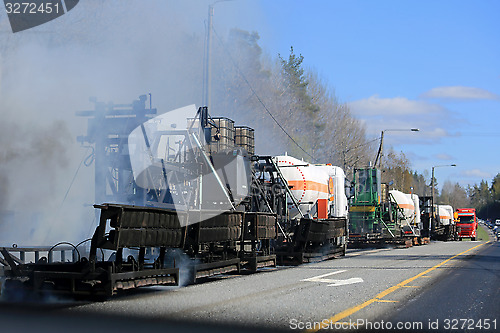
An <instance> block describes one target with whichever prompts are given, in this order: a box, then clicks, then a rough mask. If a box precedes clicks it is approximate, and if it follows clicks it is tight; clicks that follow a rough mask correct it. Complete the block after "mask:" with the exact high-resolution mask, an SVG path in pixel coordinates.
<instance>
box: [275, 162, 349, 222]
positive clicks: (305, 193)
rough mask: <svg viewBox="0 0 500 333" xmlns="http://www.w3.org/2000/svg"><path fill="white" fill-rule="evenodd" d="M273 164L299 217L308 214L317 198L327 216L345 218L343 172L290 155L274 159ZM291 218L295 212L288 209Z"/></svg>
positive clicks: (345, 203) (345, 198) (346, 208)
mask: <svg viewBox="0 0 500 333" xmlns="http://www.w3.org/2000/svg"><path fill="white" fill-rule="evenodd" d="M275 159H276V163H277V165H278V168H279V169H280V171H281V173H282V174H283V177H284V178H285V179H286V181H287V182H288V186H290V187H291V188H290V189H291V192H292V195H293V196H294V197H295V199H296V201H297V202H298V203H299V207H300V210H301V212H302V214H304V215H307V214H311V213H312V211H313V210H314V206H315V205H316V203H317V201H318V199H327V200H328V215H329V217H346V216H347V211H348V207H347V197H346V195H345V190H344V184H345V174H344V171H343V170H342V169H341V168H339V167H336V166H333V165H327V164H310V163H307V162H304V161H302V160H299V159H297V158H294V157H291V156H286V155H285V156H276V157H275ZM290 214H291V217H292V218H294V217H297V215H298V214H299V212H298V211H296V210H294V209H293V208H292V209H291V210H290Z"/></svg>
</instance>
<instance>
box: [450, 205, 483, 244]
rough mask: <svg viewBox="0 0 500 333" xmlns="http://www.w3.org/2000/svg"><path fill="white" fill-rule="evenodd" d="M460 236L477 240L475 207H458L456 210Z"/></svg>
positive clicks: (460, 237)
mask: <svg viewBox="0 0 500 333" xmlns="http://www.w3.org/2000/svg"><path fill="white" fill-rule="evenodd" d="M454 215H455V220H456V225H457V232H458V238H459V239H460V240H462V238H470V239H471V240H476V230H477V218H476V209H475V208H457V209H456V210H455V214H454Z"/></svg>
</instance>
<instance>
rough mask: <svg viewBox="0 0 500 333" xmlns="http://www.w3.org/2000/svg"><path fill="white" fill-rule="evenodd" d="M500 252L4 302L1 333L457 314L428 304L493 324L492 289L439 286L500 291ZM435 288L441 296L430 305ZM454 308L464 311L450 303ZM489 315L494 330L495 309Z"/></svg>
mask: <svg viewBox="0 0 500 333" xmlns="http://www.w3.org/2000/svg"><path fill="white" fill-rule="evenodd" d="M498 255H499V250H498V243H485V242H432V243H431V244H428V245H425V246H418V247H413V248H408V249H389V248H387V249H376V250H364V251H349V252H348V255H347V256H346V258H343V259H338V260H330V261H324V262H320V263H314V264H308V265H302V266H298V267H287V268H284V267H280V268H278V269H272V270H267V271H262V272H260V273H257V274H251V275H240V276H228V277H224V278H219V279H212V280H210V281H207V282H205V283H202V284H197V285H191V286H187V287H182V288H159V287H158V288H149V289H145V290H142V291H140V292H134V293H131V294H127V295H122V296H120V297H115V298H113V299H111V300H109V301H106V302H98V303H65V302H52V303H51V304H44V305H36V306H31V307H29V308H26V306H25V305H15V304H14V305H12V304H2V305H0V322H3V323H4V326H3V327H5V328H13V329H18V331H24V330H26V329H33V328H36V331H38V332H44V331H47V332H54V331H55V330H60V329H64V330H66V331H71V332H80V331H82V332H96V331H106V332H109V331H120V332H135V331H151V330H153V329H154V330H156V329H159V330H160V331H163V332H165V331H179V330H181V329H182V330H183V331H202V330H203V331H207V330H208V331H210V330H213V331H233V330H234V329H235V328H238V329H239V330H248V331H255V330H259V331H265V330H281V329H284V330H287V329H306V328H313V329H318V328H319V325H320V323H323V324H326V325H327V326H328V327H333V328H334V327H340V326H341V325H344V327H348V326H345V325H348V324H349V323H350V324H351V326H350V327H351V328H356V329H362V328H365V326H366V324H367V323H368V322H371V323H375V325H376V324H377V322H378V321H380V320H381V319H380V318H390V319H391V320H393V319H396V320H406V321H410V320H411V321H415V320H420V321H424V320H425V324H427V322H428V320H429V319H437V318H445V317H443V316H451V315H455V313H447V312H444V311H441V312H437V311H433V310H430V312H425V311H423V310H422V309H421V308H422V307H424V308H426V307H429V306H428V305H427V303H426V302H431V303H432V304H433V305H434V306H436V307H437V308H439V307H442V308H452V309H461V308H463V309H465V308H467V309H469V310H468V311H470V312H468V313H466V314H469V316H470V317H467V318H473V319H479V318H486V317H484V316H490V317H489V318H491V319H492V320H493V319H494V318H493V317H491V316H492V314H491V313H488V312H481V311H482V310H481V303H480V302H483V304H485V305H483V308H485V307H488V308H489V307H490V305H491V304H494V302H495V301H494V297H495V296H498V288H497V289H494V288H492V289H486V288H483V289H481V290H482V292H483V294H484V296H483V297H479V296H478V297H475V296H470V297H469V296H467V297H465V296H464V298H460V297H458V298H449V297H447V296H446V295H448V294H446V290H447V288H452V287H451V286H450V285H449V283H447V282H446V281H450V280H453V279H456V280H457V281H461V279H462V278H465V279H468V278H471V276H470V275H460V274H475V275H474V276H472V278H473V279H478V276H481V277H484V275H487V274H490V275H492V276H491V277H490V278H489V279H488V278H486V277H485V278H484V281H485V282H484V283H487V284H490V283H494V282H495V281H497V285H498V279H499V273H498V261H495V260H497V259H498ZM493 262H495V263H496V266H493V264H492V263H493ZM462 265H464V266H462ZM467 267H469V268H467ZM480 270H481V271H483V272H482V273H481V272H479V271H480ZM467 272H469V273H467ZM457 274H458V275H457ZM456 283H459V282H456ZM470 285H473V284H472V283H470ZM457 288H458V287H454V288H452V290H453V289H455V290H456V289H457ZM438 290H439V291H440V292H444V295H445V297H435V298H432V297H433V296H435V295H436V294H437V292H438ZM443 290H444V291H443ZM448 293H449V291H448ZM471 294H474V290H473V289H471ZM419 295H422V296H420V297H419ZM426 295H429V296H426ZM474 295H475V294H474ZM426 297H431V298H428V299H427V298H426ZM408 300H412V301H411V302H409V301H408ZM416 302H424V305H415V306H416V308H417V309H420V310H415V309H414V308H408V309H410V310H409V311H410V312H408V310H406V309H407V307H412V306H413V304H417V303H416ZM460 302H461V303H464V304H455V303H460ZM485 302H489V303H485ZM488 304H490V305H488ZM429 309H430V307H429ZM494 309H496V310H494V311H496V313H497V317H498V318H497V320H498V321H499V322H498V323H497V324H500V316H498V305H497V307H496V308H494ZM457 311H458V310H457ZM460 311H461V310H460ZM393 314H394V317H392V315H393ZM431 314H432V316H431ZM434 314H435V315H434ZM462 317H463V316H461V318H462ZM450 318H451V317H450ZM354 323H356V324H359V325H358V326H355V325H353V324H354ZM9 325H10V326H9ZM414 328H415V327H414ZM416 328H417V329H418V327H416ZM424 328H426V327H424ZM413 331H415V329H414V330H413Z"/></svg>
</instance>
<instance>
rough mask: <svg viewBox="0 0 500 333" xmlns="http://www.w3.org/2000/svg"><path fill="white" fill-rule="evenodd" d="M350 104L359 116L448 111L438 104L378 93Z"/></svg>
mask: <svg viewBox="0 0 500 333" xmlns="http://www.w3.org/2000/svg"><path fill="white" fill-rule="evenodd" d="M349 105H350V106H351V109H352V111H353V112H354V114H356V115H358V116H380V117H384V116H403V115H424V114H429V113H436V112H437V113H444V112H446V109H445V108H443V107H442V106H440V105H437V104H431V103H428V102H425V101H415V100H409V99H407V98H405V97H394V98H380V97H379V96H378V95H373V96H371V97H369V98H365V99H361V100H358V101H354V102H351V103H349Z"/></svg>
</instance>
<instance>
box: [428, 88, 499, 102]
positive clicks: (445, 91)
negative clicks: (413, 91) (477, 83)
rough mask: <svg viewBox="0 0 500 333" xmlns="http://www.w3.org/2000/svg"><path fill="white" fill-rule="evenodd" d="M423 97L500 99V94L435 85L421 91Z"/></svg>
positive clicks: (483, 90)
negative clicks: (425, 90)
mask: <svg viewBox="0 0 500 333" xmlns="http://www.w3.org/2000/svg"><path fill="white" fill-rule="evenodd" d="M421 97H423V98H438V99H490V100H500V96H499V95H497V94H494V93H492V92H489V91H488V90H485V89H481V88H474V87H463V86H453V87H436V88H432V89H431V90H429V91H427V92H425V93H423V94H422V95H421Z"/></svg>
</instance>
